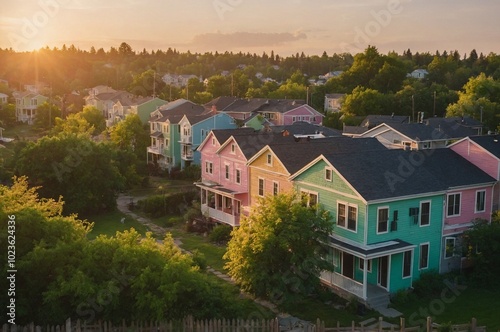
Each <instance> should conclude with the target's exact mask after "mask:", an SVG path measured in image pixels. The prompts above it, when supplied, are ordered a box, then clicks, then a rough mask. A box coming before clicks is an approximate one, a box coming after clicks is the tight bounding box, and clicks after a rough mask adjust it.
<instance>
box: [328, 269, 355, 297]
mask: <svg viewBox="0 0 500 332" xmlns="http://www.w3.org/2000/svg"><path fill="white" fill-rule="evenodd" d="M320 278H321V280H323V281H324V282H326V283H328V284H330V285H334V286H337V287H339V288H342V289H343V290H345V291H347V292H349V293H351V294H354V295H356V296H357V297H359V298H363V284H362V283H360V282H357V281H355V280H352V279H350V278H347V277H345V276H343V275H341V274H339V273H335V272H329V271H323V272H321V275H320Z"/></svg>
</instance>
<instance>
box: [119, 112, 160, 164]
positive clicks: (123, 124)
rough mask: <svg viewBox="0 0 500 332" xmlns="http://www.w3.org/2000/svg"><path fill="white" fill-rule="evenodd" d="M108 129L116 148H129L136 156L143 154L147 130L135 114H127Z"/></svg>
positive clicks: (147, 142) (145, 146)
mask: <svg viewBox="0 0 500 332" xmlns="http://www.w3.org/2000/svg"><path fill="white" fill-rule="evenodd" d="M109 130H110V138H111V141H112V142H113V143H114V144H115V145H116V146H117V147H118V148H120V149H131V150H132V151H134V152H135V153H136V154H137V156H138V157H143V156H144V155H145V151H146V148H147V147H148V145H149V140H150V138H149V132H148V130H147V129H145V127H144V125H143V124H142V121H141V119H140V118H139V116H138V115H137V114H129V115H127V116H126V117H125V119H123V120H122V121H120V122H118V123H117V124H115V125H114V126H113V127H111V128H110V129H109ZM141 159H142V158H141Z"/></svg>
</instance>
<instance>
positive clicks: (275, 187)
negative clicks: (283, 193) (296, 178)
mask: <svg viewBox="0 0 500 332" xmlns="http://www.w3.org/2000/svg"><path fill="white" fill-rule="evenodd" d="M279 192H280V184H279V183H278V182H275V181H273V195H274V196H277V195H278V194H279Z"/></svg>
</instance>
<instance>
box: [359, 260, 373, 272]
mask: <svg viewBox="0 0 500 332" xmlns="http://www.w3.org/2000/svg"><path fill="white" fill-rule="evenodd" d="M359 269H360V270H361V271H363V270H364V269H365V260H364V259H362V258H360V259H359ZM366 271H367V272H372V260H371V259H369V260H368V265H367V266H366Z"/></svg>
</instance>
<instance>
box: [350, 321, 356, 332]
mask: <svg viewBox="0 0 500 332" xmlns="http://www.w3.org/2000/svg"><path fill="white" fill-rule="evenodd" d="M355 327H356V323H355V322H354V321H352V322H351V331H352V332H354V331H355V330H356V329H355Z"/></svg>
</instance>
